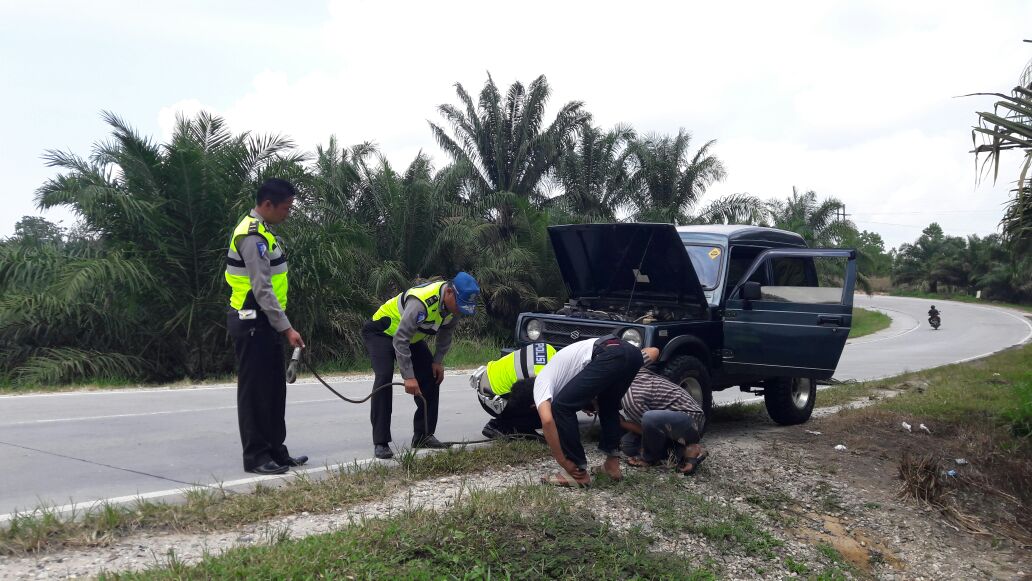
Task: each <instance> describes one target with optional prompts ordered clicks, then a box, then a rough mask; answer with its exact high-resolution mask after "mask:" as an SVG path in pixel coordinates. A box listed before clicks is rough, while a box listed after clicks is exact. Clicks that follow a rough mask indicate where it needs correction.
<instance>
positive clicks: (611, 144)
mask: <svg viewBox="0 0 1032 581" xmlns="http://www.w3.org/2000/svg"><path fill="white" fill-rule="evenodd" d="M634 139H635V133H634V130H633V129H631V128H630V127H629V126H625V125H617V126H616V127H614V128H613V129H611V130H609V131H602V130H601V129H599V128H597V127H593V126H590V125H585V127H584V128H583V130H582V131H581V133H580V135H579V136H576V137H575V138H572V139H570V140H569V142H568V143H567V144H566V145H565V147H564V152H563V155H562V156H561V158H560V160H559V163H558V165H557V166H556V169H555V176H556V181H558V183H559V186H560V187H561V189H562V193H561V194H559V195H558V196H555V197H554V198H552V199H550V200H549V207H550V208H552V209H554V210H555V211H556V212H557V214H558V215H560V216H562V217H564V218H567V219H569V220H573V221H578V222H613V221H616V219H617V213H618V212H619V210H620V208H621V207H622V206H623V205H625V204H626V200H627V191H628V190H627V188H628V176H629V173H628V171H627V155H628V152H629V147H628V146H629V145H630V144H631V143H632V142H633V141H634Z"/></svg>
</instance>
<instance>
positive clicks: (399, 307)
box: [373, 280, 455, 343]
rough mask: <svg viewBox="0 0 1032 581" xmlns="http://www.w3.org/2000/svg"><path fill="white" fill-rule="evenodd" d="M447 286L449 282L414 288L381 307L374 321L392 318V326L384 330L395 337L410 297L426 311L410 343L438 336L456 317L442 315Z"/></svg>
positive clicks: (430, 283)
mask: <svg viewBox="0 0 1032 581" xmlns="http://www.w3.org/2000/svg"><path fill="white" fill-rule="evenodd" d="M446 284H448V283H447V281H443V280H442V281H438V282H428V283H426V284H421V285H419V286H414V287H412V288H410V289H408V290H407V291H405V292H403V293H401V294H399V295H397V296H395V297H394V298H392V299H390V300H388V301H387V302H385V303H384V304H382V305H380V308H379V309H377V310H376V312H375V313H373V320H374V321H379V320H380V319H383V318H384V317H388V318H390V320H391V324H390V325H389V326H388V327H387V328H386V329H385V330H384V333H386V334H388V335H390V336H392V337H393V336H394V333H396V332H397V331H398V325H399V324H400V323H401V313H402V312H404V311H405V302H406V301H407V300H408V299H409V298H410V297H415V298H417V299H419V302H421V303H423V307H424V308H425V309H426V318H425V319H423V320H422V321H420V322H419V326H418V327H417V330H416V332H415V333H413V334H412V339H411V341H410V342H411V343H417V342H419V341H422V340H423V339H425V338H426V337H427V335H436V334H437V331H438V330H440V328H441V326H442V325H446V324H448V323H450V322H451V320H452V319H453V318H454V317H455V315H453V314H451V313H449V314H448V315H442V313H441V309H442V303H443V302H444V285H446Z"/></svg>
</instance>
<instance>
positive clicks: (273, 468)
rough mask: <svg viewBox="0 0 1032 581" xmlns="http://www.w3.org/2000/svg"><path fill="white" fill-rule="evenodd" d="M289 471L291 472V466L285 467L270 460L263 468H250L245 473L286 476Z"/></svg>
mask: <svg viewBox="0 0 1032 581" xmlns="http://www.w3.org/2000/svg"><path fill="white" fill-rule="evenodd" d="M287 470H290V466H284V465H282V464H280V463H279V462H276V461H275V460H269V461H268V462H266V463H265V464H262V465H261V466H255V467H254V468H248V469H247V470H245V472H250V473H251V474H284V473H286V472H287Z"/></svg>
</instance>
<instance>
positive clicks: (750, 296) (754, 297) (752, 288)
mask: <svg viewBox="0 0 1032 581" xmlns="http://www.w3.org/2000/svg"><path fill="white" fill-rule="evenodd" d="M760 288H761V287H760V283H758V282H755V281H751V280H750V281H749V282H746V283H745V284H743V285H742V300H745V301H758V300H762V299H763V293H762V292H760Z"/></svg>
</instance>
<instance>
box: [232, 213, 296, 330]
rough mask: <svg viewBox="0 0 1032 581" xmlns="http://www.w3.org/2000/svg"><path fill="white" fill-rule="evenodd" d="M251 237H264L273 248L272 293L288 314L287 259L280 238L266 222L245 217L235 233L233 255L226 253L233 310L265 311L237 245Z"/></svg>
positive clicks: (288, 285)
mask: <svg viewBox="0 0 1032 581" xmlns="http://www.w3.org/2000/svg"><path fill="white" fill-rule="evenodd" d="M247 236H261V237H262V238H264V239H265V242H266V243H267V244H268V246H269V265H270V266H271V267H272V291H273V293H275V294H276V300H278V301H279V305H280V308H281V309H283V310H287V290H288V289H289V287H290V284H289V282H288V280H287V255H286V254H285V253H284V252H283V246H282V245H281V244H280V243H279V241H278V240H276V236H275V235H273V233H272V232H269V230H268V228H266V227H265V222H263V221H261V220H260V219H258V218H255V217H254V216H251V215H247V216H244V218H243V219H242V220H240V223H239V224H237V226H236V228H234V229H233V235H232V238H230V241H229V252H227V253H226V282H227V283H229V288H230V289H232V294H231V295H230V297H229V306H231V307H233V308H234V309H236V310H238V311H239V310H240V309H245V308H246V309H259V310H260V309H261V307H260V306H258V303H257V301H255V300H254V295H253V294H252V293H251V279H250V278H249V277H248V276H247V268H246V267H245V266H244V259H243V257H242V256H240V253H239V252H238V251H237V243H238V242H240V241H241V240H243V239H244V238H245V237H247Z"/></svg>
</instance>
